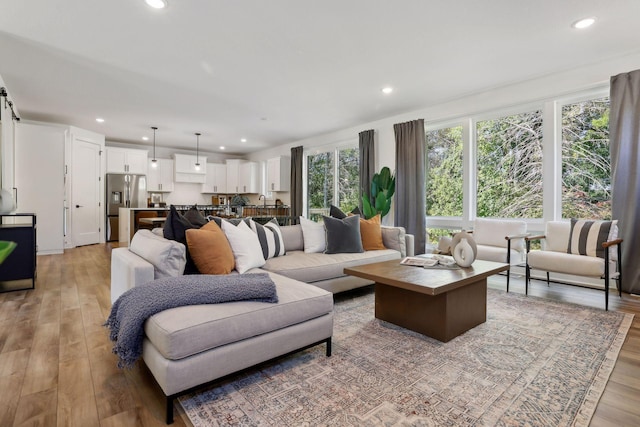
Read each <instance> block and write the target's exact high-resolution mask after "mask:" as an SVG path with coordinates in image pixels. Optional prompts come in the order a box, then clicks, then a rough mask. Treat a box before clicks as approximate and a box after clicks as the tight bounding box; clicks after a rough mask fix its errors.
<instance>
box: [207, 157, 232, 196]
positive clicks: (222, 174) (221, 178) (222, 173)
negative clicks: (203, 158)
mask: <svg viewBox="0 0 640 427" xmlns="http://www.w3.org/2000/svg"><path fill="white" fill-rule="evenodd" d="M201 192H202V193H226V192H227V166H226V165H224V164H222V163H209V164H207V182H205V183H204V184H202V191H201Z"/></svg>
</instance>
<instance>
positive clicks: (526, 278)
mask: <svg viewBox="0 0 640 427" xmlns="http://www.w3.org/2000/svg"><path fill="white" fill-rule="evenodd" d="M530 280H531V269H530V268H529V264H527V265H526V266H525V267H524V294H525V295H529V281H530Z"/></svg>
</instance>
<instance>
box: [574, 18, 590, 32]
mask: <svg viewBox="0 0 640 427" xmlns="http://www.w3.org/2000/svg"><path fill="white" fill-rule="evenodd" d="M595 22H596V18H593V17H591V18H584V19H580V20H579V21H576V22H574V23H573V24H571V26H572V27H573V28H577V29H578V30H581V29H583V28H587V27H590V26H592V25H593V24H594V23H595Z"/></svg>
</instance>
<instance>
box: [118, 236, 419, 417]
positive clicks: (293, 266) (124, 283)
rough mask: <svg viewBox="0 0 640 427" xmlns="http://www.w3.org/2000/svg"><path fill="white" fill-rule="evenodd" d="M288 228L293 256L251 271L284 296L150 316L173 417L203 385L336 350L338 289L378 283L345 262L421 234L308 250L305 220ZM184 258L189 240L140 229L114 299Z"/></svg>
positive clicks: (148, 360)
mask: <svg viewBox="0 0 640 427" xmlns="http://www.w3.org/2000/svg"><path fill="white" fill-rule="evenodd" d="M280 231H281V233H282V237H283V241H284V246H285V250H286V255H283V256H280V257H275V258H270V259H269V260H267V261H266V263H265V265H264V266H262V268H254V269H252V270H249V271H248V272H247V273H252V272H264V271H266V272H268V273H269V276H270V277H271V279H272V280H273V281H274V283H275V284H276V289H277V293H278V298H279V301H278V303H276V304H269V303H260V302H253V301H240V302H231V303H223V304H211V305H198V306H185V307H178V308H173V309H170V310H165V311H162V312H160V313H157V314H155V315H153V316H152V317H150V318H149V319H148V320H147V321H146V323H145V326H144V332H145V338H144V341H143V352H142V359H143V360H144V362H145V364H146V365H147V366H148V368H149V370H150V371H151V372H152V374H153V376H154V378H155V379H156V381H157V382H158V384H159V385H160V387H161V389H162V391H163V392H164V394H165V395H166V398H167V402H166V403H167V413H166V419H167V423H171V422H172V421H173V400H174V399H175V398H176V397H177V396H179V395H181V394H183V393H186V392H188V391H190V390H192V389H195V388H197V387H199V386H202V385H203V384H206V383H209V382H211V381H215V380H218V379H220V378H222V377H224V376H226V375H229V374H232V373H234V372H237V371H240V370H243V369H246V368H249V367H251V366H254V365H257V364H260V363H262V362H265V361H268V360H271V359H273V358H276V357H280V356H283V355H286V354H289V353H292V352H295V351H299V350H301V349H304V348H307V347H311V346H314V345H317V344H321V343H326V346H327V349H326V354H327V356H330V355H331V336H332V333H333V297H332V293H331V292H341V291H344V290H347V289H353V288H356V287H359V286H365V285H368V284H370V283H371V282H370V281H367V280H364V279H359V278H354V277H350V276H346V275H345V274H344V272H343V269H344V268H345V267H350V266H354V265H362V264H367V263H373V262H378V261H386V260H390V259H400V258H401V257H403V256H406V255H413V251H412V248H413V236H412V235H407V234H406V233H405V231H404V229H403V228H400V227H382V237H383V242H384V245H385V246H386V247H387V248H389V249H384V250H376V251H365V252H362V253H340V254H325V253H306V252H304V239H303V235H302V230H301V228H300V225H293V226H285V227H281V228H280ZM407 248H408V249H407ZM184 264H185V247H184V245H182V244H181V243H178V242H175V241H172V240H168V239H165V238H164V237H161V236H159V235H157V234H154V233H152V232H151V231H149V230H140V231H138V232H137V233H136V235H135V236H134V238H133V239H132V241H131V246H130V247H128V248H116V249H114V250H113V251H112V260H111V299H112V302H114V301H115V300H117V298H118V297H119V296H120V295H121V294H122V293H124V292H125V291H126V290H128V289H131V288H132V287H134V286H137V285H140V284H143V283H147V282H150V281H152V280H154V279H158V278H161V277H168V276H177V275H180V274H182V271H183V270H184ZM232 274H237V272H232ZM214 329H215V331H216V332H215V333H211V331H212V330H214Z"/></svg>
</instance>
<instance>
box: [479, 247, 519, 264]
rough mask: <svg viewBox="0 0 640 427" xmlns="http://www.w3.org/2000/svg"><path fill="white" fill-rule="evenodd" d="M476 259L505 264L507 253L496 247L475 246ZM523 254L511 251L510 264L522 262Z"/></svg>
mask: <svg viewBox="0 0 640 427" xmlns="http://www.w3.org/2000/svg"><path fill="white" fill-rule="evenodd" d="M476 249H477V252H476V259H482V260H485V261H494V262H503V263H506V262H507V251H506V250H505V249H504V248H499V247H497V246H486V245H476ZM524 255H525V252H519V251H514V250H513V249H511V260H510V261H511V262H510V263H511V264H514V265H515V264H520V263H522V262H524V260H525V258H524Z"/></svg>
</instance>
